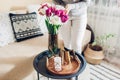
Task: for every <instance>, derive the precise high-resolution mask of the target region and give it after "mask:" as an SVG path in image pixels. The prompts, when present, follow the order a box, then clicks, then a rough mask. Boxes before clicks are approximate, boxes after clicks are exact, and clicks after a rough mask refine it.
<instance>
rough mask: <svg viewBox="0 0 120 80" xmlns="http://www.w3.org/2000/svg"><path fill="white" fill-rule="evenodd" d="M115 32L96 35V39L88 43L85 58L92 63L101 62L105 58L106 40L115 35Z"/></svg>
mask: <svg viewBox="0 0 120 80" xmlns="http://www.w3.org/2000/svg"><path fill="white" fill-rule="evenodd" d="M113 36H114V35H113V34H106V35H102V36H100V37H96V39H95V41H94V42H93V43H91V44H88V46H87V49H86V50H85V52H84V56H85V59H86V60H87V62H89V63H91V64H100V63H101V61H102V60H103V59H104V48H105V43H107V42H106V41H107V40H108V39H109V38H111V37H113Z"/></svg>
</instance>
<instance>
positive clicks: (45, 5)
mask: <svg viewBox="0 0 120 80" xmlns="http://www.w3.org/2000/svg"><path fill="white" fill-rule="evenodd" d="M45 7H47V8H49V7H48V5H47V4H44V5H42V7H41V8H45Z"/></svg>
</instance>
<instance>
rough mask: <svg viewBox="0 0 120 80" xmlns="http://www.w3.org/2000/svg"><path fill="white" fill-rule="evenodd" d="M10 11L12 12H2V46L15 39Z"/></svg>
mask: <svg viewBox="0 0 120 80" xmlns="http://www.w3.org/2000/svg"><path fill="white" fill-rule="evenodd" d="M9 13H10V12H1V13H0V46H5V45H7V44H8V43H11V42H14V41H15V38H14V33H13V30H12V26H11V22H10V18H9Z"/></svg>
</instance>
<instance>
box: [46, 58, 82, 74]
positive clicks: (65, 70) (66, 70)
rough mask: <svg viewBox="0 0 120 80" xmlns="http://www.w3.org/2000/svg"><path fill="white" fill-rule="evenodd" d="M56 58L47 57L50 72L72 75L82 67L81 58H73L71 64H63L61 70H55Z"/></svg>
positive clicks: (47, 66)
mask: <svg viewBox="0 0 120 80" xmlns="http://www.w3.org/2000/svg"><path fill="white" fill-rule="evenodd" d="M53 59H54V58H50V59H47V62H46V68H47V70H48V71H49V72H50V73H53V74H56V75H70V74H74V73H76V72H77V71H78V70H79V68H80V60H76V59H73V60H71V64H66V65H62V70H61V71H59V72H58V71H55V69H54V60H53Z"/></svg>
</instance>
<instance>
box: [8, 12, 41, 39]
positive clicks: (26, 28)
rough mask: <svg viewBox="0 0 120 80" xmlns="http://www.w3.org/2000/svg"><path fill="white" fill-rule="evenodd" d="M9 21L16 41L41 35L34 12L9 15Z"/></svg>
mask: <svg viewBox="0 0 120 80" xmlns="http://www.w3.org/2000/svg"><path fill="white" fill-rule="evenodd" d="M10 19H11V24H12V27H13V31H14V35H15V38H16V41H22V40H25V39H29V38H32V37H36V36H40V35H43V33H42V32H41V29H40V26H39V25H38V22H37V15H36V13H35V12H33V13H28V14H12V13H10Z"/></svg>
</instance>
